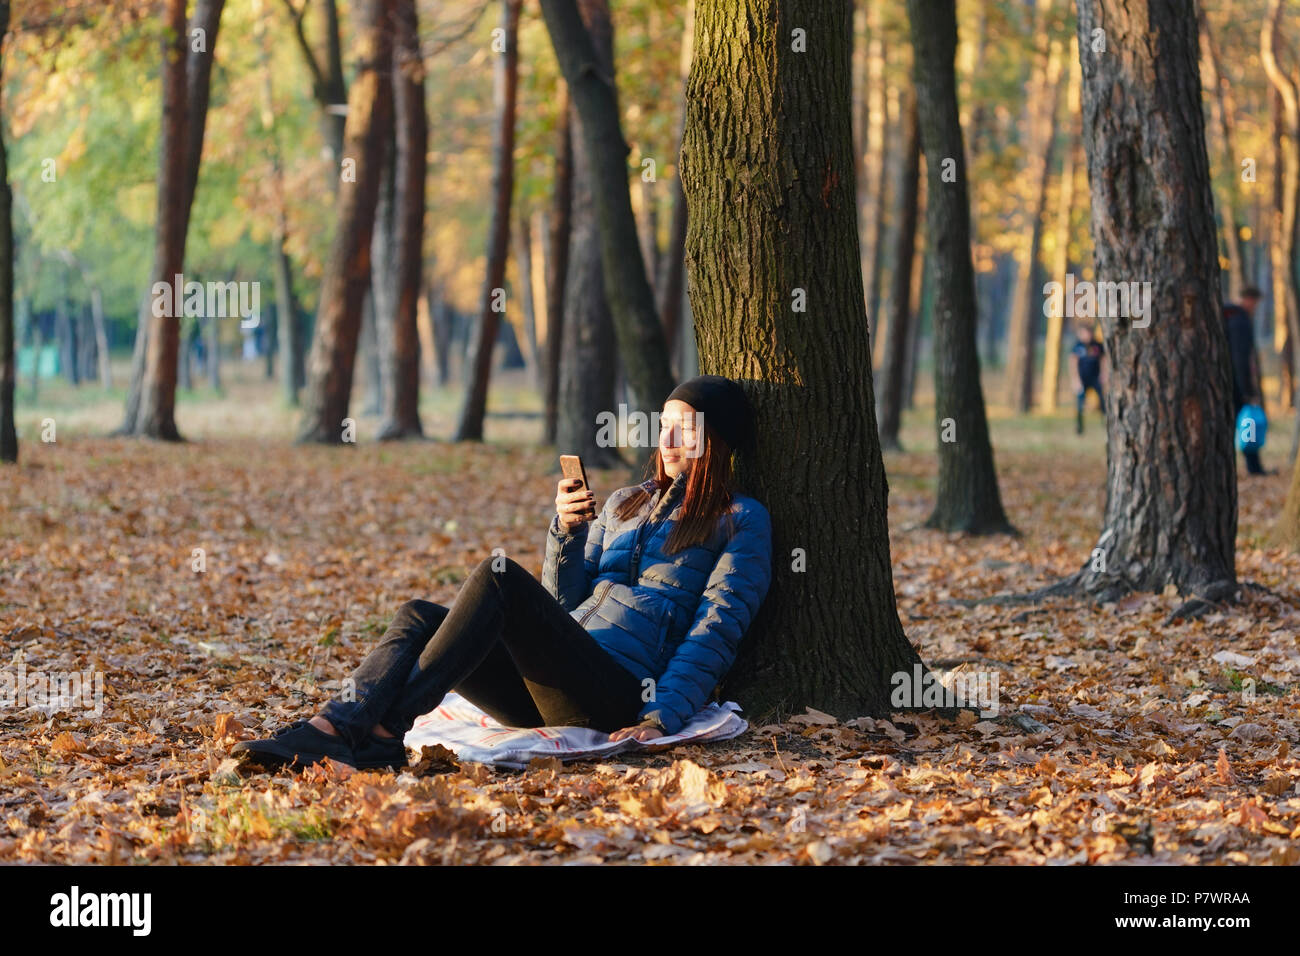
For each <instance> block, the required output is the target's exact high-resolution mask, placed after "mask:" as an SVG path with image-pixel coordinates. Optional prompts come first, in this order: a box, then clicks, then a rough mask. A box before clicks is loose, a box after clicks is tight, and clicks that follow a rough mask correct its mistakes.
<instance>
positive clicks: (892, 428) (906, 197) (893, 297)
mask: <svg viewBox="0 0 1300 956" xmlns="http://www.w3.org/2000/svg"><path fill="white" fill-rule="evenodd" d="M902 121H903V138H902V153H901V154H900V155H899V164H898V176H897V178H896V179H895V182H894V216H893V220H894V233H893V245H894V263H895V265H894V271H893V273H892V275H891V276H890V283H889V286H890V288H889V310H888V315H887V318H886V321H885V325H884V327H883V328H882V330H881V332H880V334H881V335H882V336H883V339H884V346H883V351H884V361H883V362H882V363H881V367H880V389H879V391H878V392H877V394H876V418H877V419H878V420H879V422H880V446H881V447H882V448H889V449H899V448H901V447H902V446H901V444H900V443H899V440H898V431H899V428H900V426H901V425H902V419H903V380H904V378H905V377H906V375H907V369H906V363H907V340H908V331H909V326H910V325H911V322H912V266H913V260H914V258H915V254H916V223H917V208H918V199H919V197H918V195H917V194H918V192H919V187H920V179H921V140H920V132H919V130H918V128H917V115H916V95H915V93H914V92H912V91H910V90H909V91H908V92H907V95H906V100H905V102H904V104H903V108H902Z"/></svg>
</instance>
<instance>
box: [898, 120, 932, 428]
mask: <svg viewBox="0 0 1300 956" xmlns="http://www.w3.org/2000/svg"><path fill="white" fill-rule="evenodd" d="M918 128H919V126H918ZM918 191H919V193H920V195H919V197H918V202H919V204H920V207H919V211H918V213H917V229H916V251H915V252H914V253H913V255H912V301H913V302H915V303H916V310H915V314H914V315H913V316H912V320H911V321H910V322H908V323H907V360H906V363H905V364H904V370H905V374H904V376H903V410H904V411H908V412H910V411H913V410H914V409H915V408H916V372H917V366H918V365H919V364H920V358H921V325H922V324H923V321H924V319H925V316H926V314H927V313H926V310H927V308H928V305H929V289H930V285H929V283H930V279H929V275H930V270H929V268H928V267H927V266H926V263H927V262H928V261H929V251H928V250H927V248H926V239H925V216H926V212H925V207H926V204H925V179H924V178H922V179H921V182H920V187H919V190H918ZM932 325H933V323H932Z"/></svg>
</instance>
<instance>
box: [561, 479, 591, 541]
mask: <svg viewBox="0 0 1300 956" xmlns="http://www.w3.org/2000/svg"><path fill="white" fill-rule="evenodd" d="M555 513H556V514H557V515H559V518H560V530H561V531H563V532H565V533H568V532H570V531H572V530H573V529H574V528H576V527H577V526H578V525H580V524H583V523H584V522H587V521H591V520H592V519H594V518H595V517H596V496H595V495H594V494H592V492H591V491H590V490H589V489H587V488H583V487H582V479H581V478H561V479H560V483H559V485H558V486H556V490H555Z"/></svg>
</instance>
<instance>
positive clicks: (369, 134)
mask: <svg viewBox="0 0 1300 956" xmlns="http://www.w3.org/2000/svg"><path fill="white" fill-rule="evenodd" d="M359 6H360V8H361V9H360V12H361V24H360V32H361V37H362V50H361V56H360V62H361V64H362V69H361V70H360V72H359V73H358V74H357V77H356V80H355V81H354V82H353V84H352V92H351V96H350V99H349V101H348V118H347V135H346V146H345V147H344V149H345V156H346V158H348V159H353V160H355V161H356V164H355V170H354V172H355V177H349V178H347V179H345V180H344V181H343V182H342V183H341V185H340V187H339V197H338V207H337V208H338V213H337V220H338V227H337V229H336V231H335V233H334V240H333V242H332V243H331V245H330V254H329V258H328V260H327V261H326V265H325V275H324V279H323V280H322V282H321V292H320V305H319V308H318V311H317V316H316V333H315V335H314V337H313V340H312V349H311V355H310V357H309V359H308V362H307V387H306V389H305V390H304V394H303V417H302V423H301V426H300V429H299V433H298V440H299V441H314V442H321V443H326V444H336V443H339V442H341V441H343V438H344V432H343V420H344V419H345V418H347V416H348V401H349V398H350V396H351V394H352V372H353V365H354V362H355V359H356V353H357V337H358V334H359V332H360V329H361V306H362V301H363V300H364V299H365V296H366V290H367V288H368V287H369V285H370V239H371V234H372V232H373V231H374V226H375V204H376V202H377V200H378V198H379V179H380V175H381V173H382V169H381V157H382V150H383V146H384V143H385V141H386V140H387V137H388V130H389V126H390V124H391V123H392V122H393V90H392V85H391V84H390V83H389V82H388V79H387V72H388V71H387V65H388V63H389V61H390V49H391V47H390V45H389V44H390V42H391V32H390V30H389V29H388V25H389V24H390V22H391V17H392V14H393V10H394V0H367V2H366V3H364V4H361V5H359Z"/></svg>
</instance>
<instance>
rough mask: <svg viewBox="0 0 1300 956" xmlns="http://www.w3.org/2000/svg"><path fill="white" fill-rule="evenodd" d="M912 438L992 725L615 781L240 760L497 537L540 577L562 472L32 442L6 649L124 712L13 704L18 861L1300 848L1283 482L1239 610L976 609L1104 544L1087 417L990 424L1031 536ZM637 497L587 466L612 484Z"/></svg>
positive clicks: (283, 451) (739, 743) (1249, 564)
mask: <svg viewBox="0 0 1300 956" xmlns="http://www.w3.org/2000/svg"><path fill="white" fill-rule="evenodd" d="M523 427H524V426H520V428H521V429H522V428H523ZM911 429H912V430H911V431H909V432H908V433H907V435H905V438H906V437H911V438H912V439H913V440H914V443H915V447H916V448H917V450H915V451H912V452H910V453H907V454H900V455H895V456H890V457H889V458H888V459H887V466H888V469H889V474H890V483H891V501H890V509H891V528H892V547H893V558H894V574H895V583H896V588H897V591H898V595H899V601H900V608H901V613H902V617H903V622H904V625H905V627H906V629H907V632H908V635H909V636H910V638H911V639H912V641H913V642H914V643H915V644H916V645H917V647H918V648H919V650H920V653H921V655H922V657H923V659H925V660H926V661H927V662H929V663H930V664H931V665H932V666H935V667H936V668H938V669H940V670H941V671H948V670H951V669H954V668H966V669H974V670H983V671H985V672H992V671H993V670H996V672H997V673H998V675H999V678H1000V699H1001V712H1000V714H999V716H997V717H996V718H990V719H980V718H977V717H976V716H975V715H974V714H965V715H963V716H962V717H961V718H960V719H959V720H958V721H956V722H952V721H945V720H942V719H940V718H936V717H930V716H917V715H915V714H899V715H896V719H895V720H893V721H892V722H890V721H883V720H877V721H873V720H870V719H859V720H850V721H846V722H839V721H836V720H835V719H834V718H830V717H827V716H826V715H822V714H818V713H816V712H810V713H807V714H804V715H801V716H795V717H793V718H791V719H789V720H785V721H784V722H781V723H763V722H762V721H758V720H755V719H754V718H755V715H748V716H750V719H751V729H750V730H749V731H748V732H747V733H746V734H744V735H743V736H742V737H740V738H738V739H736V740H733V741H728V742H725V743H721V744H713V745H704V746H686V747H679V748H676V749H672V750H670V751H667V752H664V753H653V752H652V753H647V754H642V755H631V756H627V755H625V756H620V757H618V758H615V759H612V760H610V761H608V762H578V763H572V764H568V765H563V766H562V765H560V764H559V763H558V761H549V762H539V763H538V764H537V765H536V766H535V767H533V768H532V769H529V770H528V771H524V772H512V771H496V770H492V769H490V768H487V767H484V766H482V765H476V764H465V765H462V766H460V767H459V768H458V769H451V770H442V771H440V772H435V771H431V772H427V773H426V772H421V773H419V774H417V773H406V774H402V775H397V774H392V773H383V774H379V773H358V772H354V771H351V770H350V769H349V768H346V767H342V766H340V765H337V764H334V765H330V766H329V767H327V768H314V769H312V770H309V771H308V772H306V773H303V774H299V775H290V774H279V775H270V774H262V775H257V776H251V777H245V778H241V777H239V776H237V775H235V774H234V773H233V772H232V769H231V768H232V763H233V762H232V761H230V760H229V757H228V754H229V749H230V747H231V746H232V744H233V743H234V742H235V741H236V740H237V739H239V738H241V737H248V736H261V735H263V734H265V733H266V732H268V731H269V730H271V729H274V728H277V727H279V726H281V725H283V724H284V723H286V722H288V721H289V720H290V719H294V718H297V717H300V716H304V715H306V714H309V713H311V712H314V709H315V708H316V707H317V706H319V704H320V703H321V702H322V701H324V700H325V699H326V698H327V697H328V696H329V695H330V693H331V692H332V690H336V689H337V688H338V687H339V682H340V680H342V679H343V678H345V677H346V676H347V675H348V674H349V673H350V672H351V670H352V668H353V667H355V665H356V664H357V663H358V662H359V661H360V660H361V658H362V657H363V656H364V654H365V652H366V649H367V648H368V647H369V646H370V645H371V644H373V642H374V641H375V640H376V639H377V637H378V636H379V635H380V634H381V633H382V631H383V628H384V627H385V625H386V623H387V621H388V619H389V618H390V617H391V615H392V614H393V612H394V611H395V609H396V608H397V606H398V605H399V604H400V603H401V602H402V601H405V600H407V599H409V598H411V597H417V596H419V597H426V598H429V599H432V600H437V601H440V602H442V603H450V602H451V600H452V599H453V598H454V596H455V594H456V591H457V589H458V582H459V581H460V580H462V579H463V577H464V575H465V574H466V573H467V572H468V570H469V569H470V568H472V567H473V566H474V565H475V564H476V563H477V562H478V561H479V560H481V559H482V558H483V557H485V556H487V555H489V554H490V553H491V551H492V549H493V548H496V547H502V548H504V549H505V550H506V552H507V553H508V554H509V555H510V556H511V557H514V558H515V559H516V560H519V561H520V562H521V563H523V564H524V565H525V566H527V567H530V568H532V569H533V570H534V571H540V567H541V561H542V552H541V546H542V544H543V541H544V529H545V525H546V522H547V520H548V517H549V514H550V512H551V510H552V498H553V497H554V482H555V471H556V468H555V464H554V458H553V456H552V455H551V454H549V453H547V452H545V451H540V450H538V449H536V448H533V447H529V446H528V445H526V444H522V443H520V444H513V445H512V444H501V445H493V444H490V445H485V446H465V445H448V444H443V443H437V442H428V443H423V444H417V445H405V446H382V447H381V446H377V445H375V444H367V443H364V442H363V443H362V444H360V445H358V446H357V447H354V448H348V449H334V450H331V449H319V448H298V447H295V446H292V445H291V444H289V443H288V442H287V441H286V440H284V438H283V437H282V436H270V437H267V436H258V437H246V438H230V437H225V438H221V437H215V436H212V435H209V436H200V437H202V441H201V442H195V443H192V444H187V445H183V446H163V445H157V444H152V443H141V442H133V441H123V440H115V439H106V438H94V437H82V436H77V435H73V436H71V437H65V436H64V435H60V437H59V441H58V442H57V444H52V445H43V444H41V443H39V442H33V441H31V440H29V441H27V442H26V444H25V445H24V446H23V453H24V463H23V465H22V466H21V468H20V469H17V470H15V469H4V470H0V495H2V497H3V500H4V502H5V507H4V510H3V512H2V513H0V646H2V647H3V653H4V660H3V661H2V662H0V663H2V664H3V665H4V666H5V667H7V668H8V669H9V670H10V671H11V672H13V671H14V670H15V669H16V668H17V667H18V666H20V665H21V666H25V667H26V668H27V670H28V671H29V672H32V671H37V670H40V671H44V672H47V673H48V672H56V671H86V670H88V669H89V670H93V671H98V672H101V673H102V674H103V675H104V700H103V703H104V707H103V713H102V716H99V717H95V716H86V715H83V714H82V713H81V710H80V708H77V709H76V710H73V711H72V712H67V711H64V712H59V713H54V714H52V715H46V714H44V713H41V712H40V711H39V710H37V709H34V708H28V709H25V710H20V709H18V708H16V707H13V706H10V707H6V708H3V709H0V862H45V863H53V862H94V863H108V862H118V863H126V862H168V863H175V862H184V863H203V862H214V863H257V862H271V861H274V862H289V861H294V862H302V861H310V862H384V863H422V862H466V863H475V862H483V863H494V864H508V863H549V862H566V863H567V862H600V861H606V862H643V861H653V862H670V863H713V862H728V863H739V862H757V863H798V864H825V863H831V862H834V863H875V862H892V863H906V864H911V863H932V862H948V863H952V862H964V863H980V862H998V863H1111V862H1151V861H1160V862H1172V863H1183V862H1206V863H1209V862H1216V863H1219V862H1228V863H1246V862H1253V863H1268V862H1272V863H1295V862H1297V861H1300V762H1298V761H1297V758H1296V755H1295V754H1294V753H1293V752H1292V749H1293V748H1295V747H1296V746H1297V745H1300V739H1298V736H1297V735H1298V731H1297V717H1296V702H1297V690H1296V688H1297V680H1300V645H1298V644H1297V637H1296V635H1297V625H1298V624H1300V610H1298V606H1300V590H1298V589H1297V585H1296V582H1297V581H1298V580H1300V558H1297V557H1296V556H1294V555H1288V554H1286V553H1285V552H1283V551H1282V550H1281V549H1279V548H1278V547H1277V546H1276V545H1275V544H1274V543H1273V542H1274V540H1275V539H1274V538H1273V532H1272V523H1273V521H1274V520H1275V517H1276V515H1277V513H1278V512H1279V510H1280V506H1281V502H1282V500H1283V497H1284V494H1285V487H1286V475H1285V474H1280V475H1276V476H1271V477H1267V478H1263V479H1254V480H1251V481H1249V482H1247V481H1245V479H1244V477H1243V481H1242V502H1241V521H1240V525H1241V527H1240V537H1239V551H1238V574H1239V576H1240V578H1241V579H1243V580H1247V581H1252V582H1255V583H1257V584H1259V585H1261V586H1262V587H1263V588H1267V589H1268V590H1256V589H1249V590H1248V591H1247V597H1248V601H1247V602H1246V603H1245V604H1243V605H1241V606H1236V607H1231V608H1227V609H1224V610H1223V611H1222V612H1219V613H1212V614H1210V615H1208V616H1206V617H1204V618H1201V619H1199V620H1195V621H1190V622H1183V623H1175V624H1168V625H1166V624H1165V623H1164V622H1165V619H1166V618H1167V617H1168V615H1169V613H1170V611H1171V610H1172V609H1173V608H1174V607H1176V606H1177V604H1178V603H1179V602H1178V600H1177V599H1176V598H1174V597H1173V596H1169V595H1159V596H1146V597H1134V598H1131V599H1128V600H1125V601H1123V602H1121V603H1119V604H1115V605H1108V606H1103V607H1099V608H1097V607H1088V606H1083V605H1079V604H1077V603H1073V602H1063V603H1062V602H1058V603H1055V604H1052V605H1039V606H1034V607H1030V608H1025V607H1019V606H979V607H974V608H971V607H967V606H964V605H963V604H961V603H958V599H967V598H978V597H983V596H986V595H989V594H992V593H997V592H1002V591H1017V592H1020V591H1025V590H1028V589H1030V588H1033V587H1035V586H1039V585H1042V584H1045V583H1049V582H1050V581H1052V580H1054V579H1055V577H1056V576H1059V575H1063V574H1066V573H1068V572H1070V571H1072V570H1074V569H1075V568H1076V567H1078V566H1079V565H1080V564H1081V563H1082V561H1083V560H1084V559H1085V558H1086V557H1087V555H1088V553H1089V551H1090V549H1091V547H1092V544H1093V541H1094V540H1095V537H1096V534H1097V530H1098V520H1099V515H1100V509H1101V506H1102V502H1103V499H1104V489H1103V486H1102V483H1103V480H1104V473H1105V462H1104V450H1103V446H1102V444H1101V442H1102V437H1101V434H1100V429H1099V428H1098V427H1097V425H1096V424H1095V423H1093V424H1092V425H1091V427H1090V432H1089V434H1088V435H1086V436H1084V437H1083V438H1082V439H1078V438H1076V437H1075V436H1074V435H1073V434H1072V433H1071V429H1069V427H1068V425H1067V424H1066V423H1065V420H1064V419H1061V420H1059V421H1049V422H1043V421H1040V422H1038V423H1036V424H1034V425H1033V426H1032V427H1022V426H1020V425H1016V424H1015V423H1011V422H1005V421H1004V422H995V425H994V436H995V440H996V441H998V443H999V450H998V458H997V461H998V466H999V471H1000V474H1001V477H1002V487H1003V493H1004V498H1005V501H1006V504H1007V510H1008V512H1009V513H1010V514H1011V515H1012V517H1013V520H1014V521H1015V522H1016V523H1017V525H1018V526H1019V527H1020V528H1021V529H1022V530H1023V531H1024V532H1025V536H1024V537H1023V538H1022V539H1018V540H1016V539H1010V538H1006V537H997V538H990V539H983V540H981V539H966V538H961V537H957V536H948V535H943V534H938V533H934V532H930V531H925V530H922V529H920V528H919V527H917V525H919V523H920V522H921V521H922V520H923V519H924V517H925V514H926V508H927V505H928V503H929V500H930V492H931V488H932V484H933V474H934V461H933V454H932V451H931V450H929V449H925V448H923V447H922V445H923V443H924V441H925V436H926V435H927V432H928V428H927V427H926V426H925V423H924V417H923V416H922V417H920V418H916V419H915V420H912V425H911ZM1049 429H1055V430H1054V431H1049ZM430 430H431V431H436V429H433V428H431V429H430ZM191 431H192V432H193V431H201V430H200V429H191ZM489 432H490V434H489V437H492V434H491V432H492V429H491V428H490V429H489ZM501 433H502V432H500V431H499V432H498V434H501ZM1277 434H1278V435H1280V436H1281V435H1285V434H1287V429H1285V428H1284V427H1281V426H1279V427H1278V428H1277ZM1281 443H1282V442H1281V441H1279V444H1281ZM1278 451H1279V450H1276V449H1275V450H1274V456H1273V457H1274V460H1273V462H1272V463H1274V464H1276V461H1277V459H1278ZM627 481H628V476H627V475H613V474H599V473H598V474H597V475H594V476H593V483H595V484H596V486H597V488H598V491H599V492H600V494H601V496H602V497H603V496H604V494H606V493H608V491H609V490H611V489H612V488H613V487H617V485H618V484H620V483H627ZM195 549H202V559H203V561H204V562H205V566H206V570H204V571H201V572H196V571H194V570H193V567H194V562H195V560H196V552H195ZM740 703H742V704H744V701H741V702H740ZM1013 714H1022V715H1026V716H1028V717H1031V718H1032V719H1033V720H1035V721H1037V722H1039V723H1040V724H1041V725H1042V729H1041V730H1039V731H1038V732H1036V733H1030V732H1028V731H1027V730H1026V729H1024V728H1023V727H1022V726H1020V725H1018V724H1017V723H1015V722H1013V721H1012V720H1011V719H1010V718H1011V716H1012V715H1013ZM760 724H761V725H760ZM1024 724H1025V726H1027V727H1029V728H1031V729H1032V728H1033V726H1034V725H1033V724H1032V723H1031V722H1027V721H1025V722H1024Z"/></svg>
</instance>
